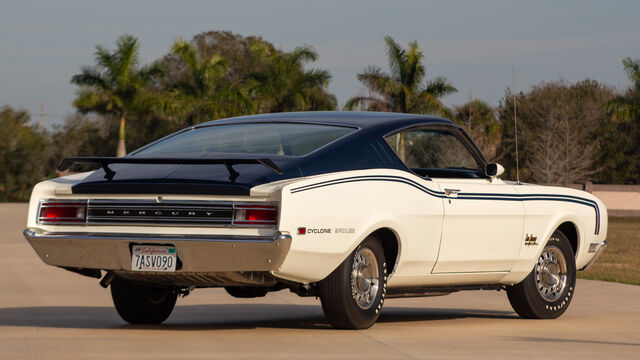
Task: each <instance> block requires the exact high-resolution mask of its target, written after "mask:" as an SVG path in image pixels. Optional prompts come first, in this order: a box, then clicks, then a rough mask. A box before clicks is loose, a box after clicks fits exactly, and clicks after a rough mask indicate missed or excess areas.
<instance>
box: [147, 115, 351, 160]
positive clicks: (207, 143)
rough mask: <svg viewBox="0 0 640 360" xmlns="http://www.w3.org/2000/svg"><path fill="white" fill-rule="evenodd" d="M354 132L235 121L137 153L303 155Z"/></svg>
mask: <svg viewBox="0 0 640 360" xmlns="http://www.w3.org/2000/svg"><path fill="white" fill-rule="evenodd" d="M353 131H355V129H353V128H348V127H342V126H332V125H316V124H290V123H268V124H237V125H217V126H207V127H201V128H196V129H194V130H192V131H186V132H183V133H181V134H179V135H176V136H172V137H170V138H168V139H166V140H164V141H161V142H159V143H157V144H155V145H152V146H150V147H148V148H146V149H144V150H142V151H140V152H138V153H137V154H136V155H157V154H173V153H247V154H270V155H291V156H303V155H306V154H308V153H310V152H312V151H314V150H316V149H318V148H320V147H322V146H324V145H326V144H328V143H330V142H332V141H335V140H337V139H339V138H341V137H343V136H345V135H347V134H349V133H352V132H353Z"/></svg>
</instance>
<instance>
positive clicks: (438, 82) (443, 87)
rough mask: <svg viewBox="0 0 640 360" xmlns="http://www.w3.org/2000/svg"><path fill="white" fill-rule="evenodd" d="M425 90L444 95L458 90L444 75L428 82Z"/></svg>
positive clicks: (435, 94)
mask: <svg viewBox="0 0 640 360" xmlns="http://www.w3.org/2000/svg"><path fill="white" fill-rule="evenodd" d="M423 91H426V92H427V93H429V94H431V95H433V96H435V97H443V96H446V95H449V94H453V93H455V92H457V91H458V89H456V88H455V87H453V85H451V83H449V81H448V80H447V78H445V77H444V76H438V77H436V78H434V79H432V80H430V81H428V82H427V86H426V87H425V89H424V90H423Z"/></svg>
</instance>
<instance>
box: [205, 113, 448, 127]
mask: <svg viewBox="0 0 640 360" xmlns="http://www.w3.org/2000/svg"><path fill="white" fill-rule="evenodd" d="M257 122H260V123H264V122H304V123H316V124H327V125H342V126H355V127H359V128H371V127H380V126H381V127H386V125H392V124H393V125H396V126H397V127H398V128H401V127H406V126H410V125H414V124H424V123H435V122H438V123H446V124H455V123H454V122H452V121H449V120H445V119H441V118H438V117H435V116H428V115H416V114H401V113H390V112H367V111H306V112H288V113H274V114H259V115H248V116H239V117H234V118H229V119H222V120H215V121H209V122H206V123H202V124H200V125H198V126H196V127H199V126H211V125H223V124H230V123H233V124H238V123H257Z"/></svg>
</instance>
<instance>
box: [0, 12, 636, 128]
mask: <svg viewBox="0 0 640 360" xmlns="http://www.w3.org/2000/svg"><path fill="white" fill-rule="evenodd" d="M638 14H640V1H637V0H635V1H621V0H620V1H618V0H607V1H605V0H602V1H589V0H573V1H561V0H555V1H546V0H537V1H516V0H510V1H506V0H505V1H498V0H486V1H461V0H460V1H456V0H447V1H444V0H442V1H426V0H423V1H410V0H406V1H403V0H393V1H389V0H385V1H378V0H368V1H360V0H358V1H356V0H353V1H350V0H341V1H334V0H315V1H293V0H263V1H249V0H233V1H214V0H206V1H199V0H198V1H196V0H183V1H168V0H154V1H146V0H145V1H143V0H138V1H134V0H128V1H105V0H102V1H90V0H56V1H45V0H40V1H35V0H33V1H32V0H18V1H14V0H0V106H3V105H11V106H13V107H15V108H21V109H26V110H28V111H30V113H31V114H32V119H33V121H38V120H39V114H40V102H41V101H43V102H44V107H45V117H44V122H45V125H46V126H52V125H54V124H61V123H62V122H63V121H64V118H65V117H66V116H68V115H70V114H73V113H74V111H75V110H74V108H73V106H72V105H71V102H72V101H73V99H74V94H75V90H76V88H75V87H74V86H73V85H72V84H71V83H70V79H71V77H72V76H73V75H74V74H77V73H78V72H79V71H80V67H81V66H84V65H92V64H93V53H94V51H95V46H96V45H103V46H106V47H107V48H109V49H113V48H114V47H115V41H116V39H117V38H118V36H120V35H122V34H125V33H127V34H132V35H134V36H136V37H137V38H138V39H139V40H140V43H141V58H142V63H143V64H144V63H149V62H151V61H154V60H156V59H158V58H160V57H161V56H163V55H164V54H166V53H167V52H168V51H169V49H170V47H171V44H172V43H173V42H174V41H175V40H176V39H178V38H184V39H187V40H188V39H191V38H192V37H193V36H194V35H196V34H199V33H201V32H206V31H211V30H228V31H232V32H234V33H237V34H241V35H245V36H248V35H258V36H261V37H263V38H264V39H265V40H267V41H270V42H272V43H273V44H275V45H276V46H277V47H279V48H282V49H283V50H292V49H294V48H295V47H296V46H301V45H311V46H313V47H315V49H316V50H317V52H318V53H319V56H320V58H319V60H318V61H317V62H315V63H313V64H311V65H309V67H313V68H321V69H326V70H329V72H330V73H331V74H332V76H333V79H332V81H331V83H330V85H329V91H330V92H332V93H334V94H335V95H336V96H337V98H338V102H339V104H340V106H342V105H343V104H344V103H345V102H346V101H347V100H348V99H349V97H351V96H355V95H363V94H365V93H366V92H365V89H364V87H363V86H362V85H361V84H360V83H359V82H358V80H357V79H356V75H357V74H358V73H359V72H361V71H362V70H363V69H364V68H365V67H366V66H367V65H377V66H381V67H382V68H383V69H388V67H387V58H386V55H385V47H384V40H383V38H384V36H386V35H390V36H391V37H393V38H394V39H395V40H396V41H397V42H399V43H400V44H401V45H403V46H406V45H407V44H408V43H409V42H410V41H417V42H418V45H419V46H420V48H421V49H422V50H423V52H424V54H425V64H426V66H427V78H431V77H435V76H445V77H446V78H447V79H449V81H450V82H451V83H453V85H454V86H455V87H456V88H457V89H458V92H457V93H456V94H453V95H449V96H447V97H445V98H444V99H443V101H444V103H445V104H447V105H459V104H462V103H464V102H466V101H468V100H469V99H470V98H471V97H473V98H480V99H482V100H485V101H487V102H488V103H489V104H491V105H498V104H499V102H500V99H501V98H502V97H503V96H504V93H505V90H506V89H507V88H510V87H511V86H512V69H513V68H515V72H516V87H515V89H516V90H517V91H527V89H529V88H530V87H531V86H532V85H535V84H538V83H540V82H541V81H554V80H566V81H570V82H574V81H579V80H582V79H585V78H590V79H594V80H597V81H600V82H603V83H606V84H609V85H611V86H615V87H617V88H619V89H624V88H626V87H627V86H629V84H630V83H629V81H628V79H627V77H626V75H625V73H624V70H623V68H622V65H621V61H622V59H623V58H625V57H627V56H631V57H640V25H639V23H638V19H637V18H638Z"/></svg>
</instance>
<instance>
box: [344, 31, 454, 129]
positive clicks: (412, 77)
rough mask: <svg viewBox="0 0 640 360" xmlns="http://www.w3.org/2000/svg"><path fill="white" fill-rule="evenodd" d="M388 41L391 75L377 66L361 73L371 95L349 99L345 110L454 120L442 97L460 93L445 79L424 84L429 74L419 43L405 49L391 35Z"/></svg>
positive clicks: (439, 78)
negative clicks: (425, 115) (430, 114)
mask: <svg viewBox="0 0 640 360" xmlns="http://www.w3.org/2000/svg"><path fill="white" fill-rule="evenodd" d="M384 40H385V42H386V45H387V56H388V58H389V68H390V70H391V73H390V74H388V73H385V72H383V71H382V69H380V68H379V67H377V66H369V67H367V68H366V70H365V71H364V72H362V73H360V74H358V80H359V81H360V82H361V83H362V84H364V86H365V87H366V88H367V89H368V90H369V92H370V94H371V95H370V96H356V97H353V98H351V99H349V101H347V103H346V105H345V106H344V108H345V110H353V109H355V108H358V107H360V108H362V109H367V110H371V111H393V112H401V113H416V114H428V113H440V114H442V115H445V116H448V117H450V116H451V114H450V111H449V110H448V109H447V108H446V106H444V104H442V102H440V98H441V97H443V96H445V95H449V94H452V93H454V92H456V91H457V90H456V88H454V87H453V85H451V84H450V83H449V82H448V81H447V79H446V78H444V77H442V76H439V77H436V78H434V79H432V80H429V81H427V82H426V84H425V83H423V80H424V78H425V75H426V72H427V71H426V68H425V66H424V65H423V63H422V61H423V59H424V55H423V53H422V50H420V48H419V47H418V43H417V42H415V41H414V42H411V43H409V48H408V49H406V50H405V49H403V48H402V47H401V46H400V45H399V44H398V43H397V42H395V41H394V40H393V39H392V38H391V37H390V36H386V37H385V38H384Z"/></svg>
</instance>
